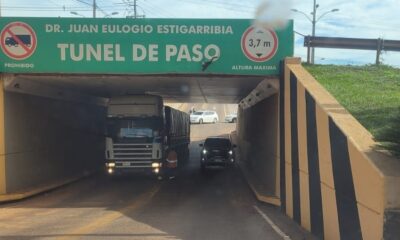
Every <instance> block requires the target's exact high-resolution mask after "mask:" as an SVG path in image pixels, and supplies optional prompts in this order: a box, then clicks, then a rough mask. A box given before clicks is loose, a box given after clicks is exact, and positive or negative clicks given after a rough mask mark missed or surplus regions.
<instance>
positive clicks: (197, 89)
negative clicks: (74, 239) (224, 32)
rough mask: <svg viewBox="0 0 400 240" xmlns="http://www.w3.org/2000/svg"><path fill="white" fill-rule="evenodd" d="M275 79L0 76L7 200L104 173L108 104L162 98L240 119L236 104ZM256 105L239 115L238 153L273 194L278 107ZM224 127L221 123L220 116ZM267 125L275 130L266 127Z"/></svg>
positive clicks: (265, 101) (272, 100) (271, 100)
mask: <svg viewBox="0 0 400 240" xmlns="http://www.w3.org/2000/svg"><path fill="white" fill-rule="evenodd" d="M272 80H274V79H271V77H269V78H266V77H262V76H232V75H217V76H215V75H54V74H53V75H44V74H16V75H6V76H3V83H4V97H3V100H4V104H3V106H4V125H5V133H4V137H5V141H4V142H5V153H6V154H5V163H6V164H5V166H6V171H5V172H6V176H5V178H6V188H5V193H13V192H18V191H22V190H25V189H29V188H34V187H37V186H41V185H46V184H49V183H54V182H58V181H62V180H64V179H68V178H74V177H79V176H82V175H85V174H88V173H91V172H93V171H95V170H97V169H99V168H102V167H103V166H104V148H105V146H104V144H105V140H104V131H105V121H106V106H107V102H108V99H109V98H111V97H114V96H122V95H134V94H152V95H160V96H162V97H163V99H164V102H165V103H167V104H170V105H171V106H172V107H174V106H175V107H177V108H181V109H182V110H186V111H187V110H188V107H189V106H198V107H199V108H201V107H209V106H211V104H214V105H213V106H215V104H217V105H218V104H233V105H230V107H229V108H226V109H225V107H224V109H223V111H224V112H225V114H226V113H231V112H233V111H235V112H236V109H235V108H236V106H237V105H235V104H238V103H240V101H241V100H243V99H245V98H246V97H248V96H251V94H253V93H254V91H255V89H258V90H257V91H258V92H260V91H263V90H262V89H263V88H271V86H270V85H268V86H267V87H266V86H264V85H265V84H262V82H265V81H269V82H270V81H272ZM275 87H276V86H275ZM260 89H261V90H260ZM267 90H268V89H267ZM258 94H259V93H258ZM258 98H259V99H258V100H257V101H254V103H253V104H255V102H257V104H255V106H251V107H249V106H247V109H242V108H241V107H239V109H241V110H239V112H238V114H239V115H240V116H242V115H243V116H244V117H243V121H241V122H240V123H238V126H240V127H239V128H238V130H239V131H237V134H236V135H237V136H238V138H237V139H239V141H238V142H237V143H238V144H240V147H239V149H238V150H239V151H243V153H244V154H243V155H244V156H245V158H246V159H249V161H248V162H246V164H247V165H248V166H249V167H250V169H252V171H255V173H256V175H257V176H260V177H262V179H263V183H265V184H267V185H268V184H271V182H274V184H273V186H271V187H268V189H269V190H268V191H269V192H271V194H272V195H274V194H276V190H277V189H276V188H275V185H276V184H275V180H276V179H277V176H275V172H274V171H273V172H271V174H265V172H264V174H263V171H267V173H269V172H270V170H271V169H276V167H277V166H276V165H275V164H276V163H275V159H276V158H275V157H274V158H273V161H266V160H265V159H266V157H269V156H276V151H277V147H278V146H277V145H276V143H277V140H276V137H277V136H276V132H277V119H276V117H277V112H278V105H277V104H278V100H277V97H276V95H272V97H271V96H267V98H266V96H260V97H258ZM232 106H233V108H232ZM185 107H186V109H185ZM214 108H215V107H214ZM232 109H235V110H232ZM244 113H248V114H244ZM220 120H221V121H223V116H221V117H220ZM250 121H251V122H252V123H251V124H250V123H249V122H250ZM265 122H267V123H268V124H269V125H268V126H270V127H267V128H265V127H263V126H262V125H263V124H265ZM249 126H250V127H249ZM232 130H235V129H234V128H232ZM194 131H195V132H196V130H194ZM224 131H226V129H225V130H221V131H220V132H219V131H218V130H216V131H215V135H221V134H224V133H225V132H224ZM229 131H231V130H229ZM192 135H193V134H192ZM193 136H194V135H193ZM205 137H206V136H202V135H201V131H200V130H198V131H197V135H196V136H195V138H193V137H192V142H193V143H196V144H197V143H199V142H200V141H201V140H203V139H204V138H205ZM265 139H267V140H268V141H267V143H268V144H266V145H267V147H266V148H265V147H262V146H261V144H262V142H263V141H265ZM264 145H265V144H264ZM242 146H243V147H242ZM257 149H263V151H259V150H257ZM259 161H261V163H259ZM256 165H259V166H262V167H255V166H256ZM266 176H267V177H266Z"/></svg>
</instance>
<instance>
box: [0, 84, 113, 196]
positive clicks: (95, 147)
mask: <svg viewBox="0 0 400 240" xmlns="http://www.w3.org/2000/svg"><path fill="white" fill-rule="evenodd" d="M1 92H2V93H3V94H4V98H3V100H4V101H3V104H1V101H0V106H1V108H3V109H4V130H5V131H4V142H3V144H1V145H3V147H4V149H5V152H4V153H5V154H3V155H2V156H3V157H4V164H3V166H4V170H5V179H3V181H0V182H3V183H4V182H5V189H4V187H3V193H13V192H17V191H20V190H24V189H29V188H33V187H38V186H42V185H46V184H50V183H53V182H56V181H62V180H63V179H67V178H70V177H73V176H79V175H81V174H83V173H84V172H89V171H92V170H94V169H96V168H98V167H100V166H102V164H103V159H104V137H103V130H104V123H105V114H106V113H105V108H104V107H102V106H98V105H93V104H84V103H79V102H73V101H63V100H60V99H51V98H47V97H39V96H34V95H30V94H22V93H16V92H8V91H5V92H3V91H1ZM1 108H0V110H1ZM0 119H1V118H0ZM0 124H1V121H0ZM0 133H1V132H0ZM0 136H1V135H0ZM0 150H1V148H0ZM1 166H2V164H1V159H0V170H1ZM1 175H2V174H1V172H0V178H1ZM3 178H4V174H3ZM4 180H5V181H4Z"/></svg>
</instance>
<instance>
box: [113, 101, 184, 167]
mask: <svg viewBox="0 0 400 240" xmlns="http://www.w3.org/2000/svg"><path fill="white" fill-rule="evenodd" d="M189 143H190V118H189V115H188V114H187V113H184V112H181V111H179V110H176V109H173V108H171V107H168V106H165V107H164V103H163V100H162V98H161V97H159V96H152V95H132V96H123V97H115V98H112V99H110V101H109V104H108V108H107V130H106V152H105V159H106V168H107V172H108V173H109V174H120V173H132V172H139V171H140V172H148V173H154V174H157V175H158V174H161V172H162V168H163V165H165V164H164V163H165V160H166V156H167V154H168V152H169V151H172V150H173V151H175V152H176V153H178V159H179V158H182V156H184V155H185V154H186V155H187V153H188V145H189Z"/></svg>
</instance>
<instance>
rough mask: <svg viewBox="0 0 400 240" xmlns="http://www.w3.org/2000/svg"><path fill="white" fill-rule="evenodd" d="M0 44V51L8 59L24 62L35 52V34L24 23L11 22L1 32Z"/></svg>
mask: <svg viewBox="0 0 400 240" xmlns="http://www.w3.org/2000/svg"><path fill="white" fill-rule="evenodd" d="M0 43H1V44H0V45H1V49H2V50H3V52H4V53H5V54H6V55H7V56H8V57H9V58H12V59H15V60H24V59H26V58H28V57H30V56H31V55H32V54H33V53H34V52H35V49H36V44H37V40H36V33H35V31H33V29H32V28H31V26H29V25H28V24H26V23H23V22H12V23H10V24H8V25H7V26H5V27H4V28H3V30H2V31H1V34H0Z"/></svg>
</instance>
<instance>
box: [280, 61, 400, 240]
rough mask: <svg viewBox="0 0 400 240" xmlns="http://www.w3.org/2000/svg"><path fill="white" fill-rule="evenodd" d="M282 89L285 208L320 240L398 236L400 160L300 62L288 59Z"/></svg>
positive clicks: (393, 237)
mask: <svg viewBox="0 0 400 240" xmlns="http://www.w3.org/2000/svg"><path fill="white" fill-rule="evenodd" d="M280 90H281V91H280V94H281V96H282V98H281V103H280V104H281V106H282V109H281V110H282V115H281V118H280V124H281V126H283V129H281V130H282V131H281V135H280V138H281V140H282V142H283V143H284V144H282V151H281V166H282V167H283V168H284V169H283V172H284V174H282V176H281V186H282V188H281V202H282V209H283V211H284V212H286V214H287V215H288V216H290V217H291V218H293V219H294V220H295V221H296V222H298V223H299V224H301V225H302V226H303V227H304V228H306V229H307V230H309V231H311V232H312V233H314V234H315V235H316V236H317V237H319V238H321V239H328V240H330V239H332V240H336V239H352V240H353V239H371V240H372V239H398V237H399V235H396V231H397V233H398V229H399V227H400V226H398V222H399V219H400V214H399V211H398V210H396V209H400V187H399V186H400V161H397V160H396V159H393V158H392V157H390V156H389V155H387V154H385V153H382V152H377V151H376V150H375V148H374V146H375V142H374V141H373V138H372V136H371V134H370V133H369V132H368V131H367V130H366V129H365V128H364V127H363V126H362V125H361V124H360V123H359V122H358V121H357V120H356V119H354V117H352V116H351V115H350V114H349V113H348V112H347V111H346V110H345V109H344V108H343V107H342V106H341V105H340V104H339V103H338V102H337V101H336V100H335V99H334V98H333V97H332V96H331V95H330V94H329V93H328V92H327V91H326V90H325V89H324V88H323V87H322V86H321V85H320V84H319V83H318V82H317V81H316V80H315V79H314V78H313V77H312V76H311V75H310V74H309V73H308V72H307V71H306V70H304V69H303V68H302V66H301V65H300V60H299V59H288V60H287V61H286V64H285V70H284V76H283V77H282V79H281V84H280ZM396 223H397V227H394V226H396Z"/></svg>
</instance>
